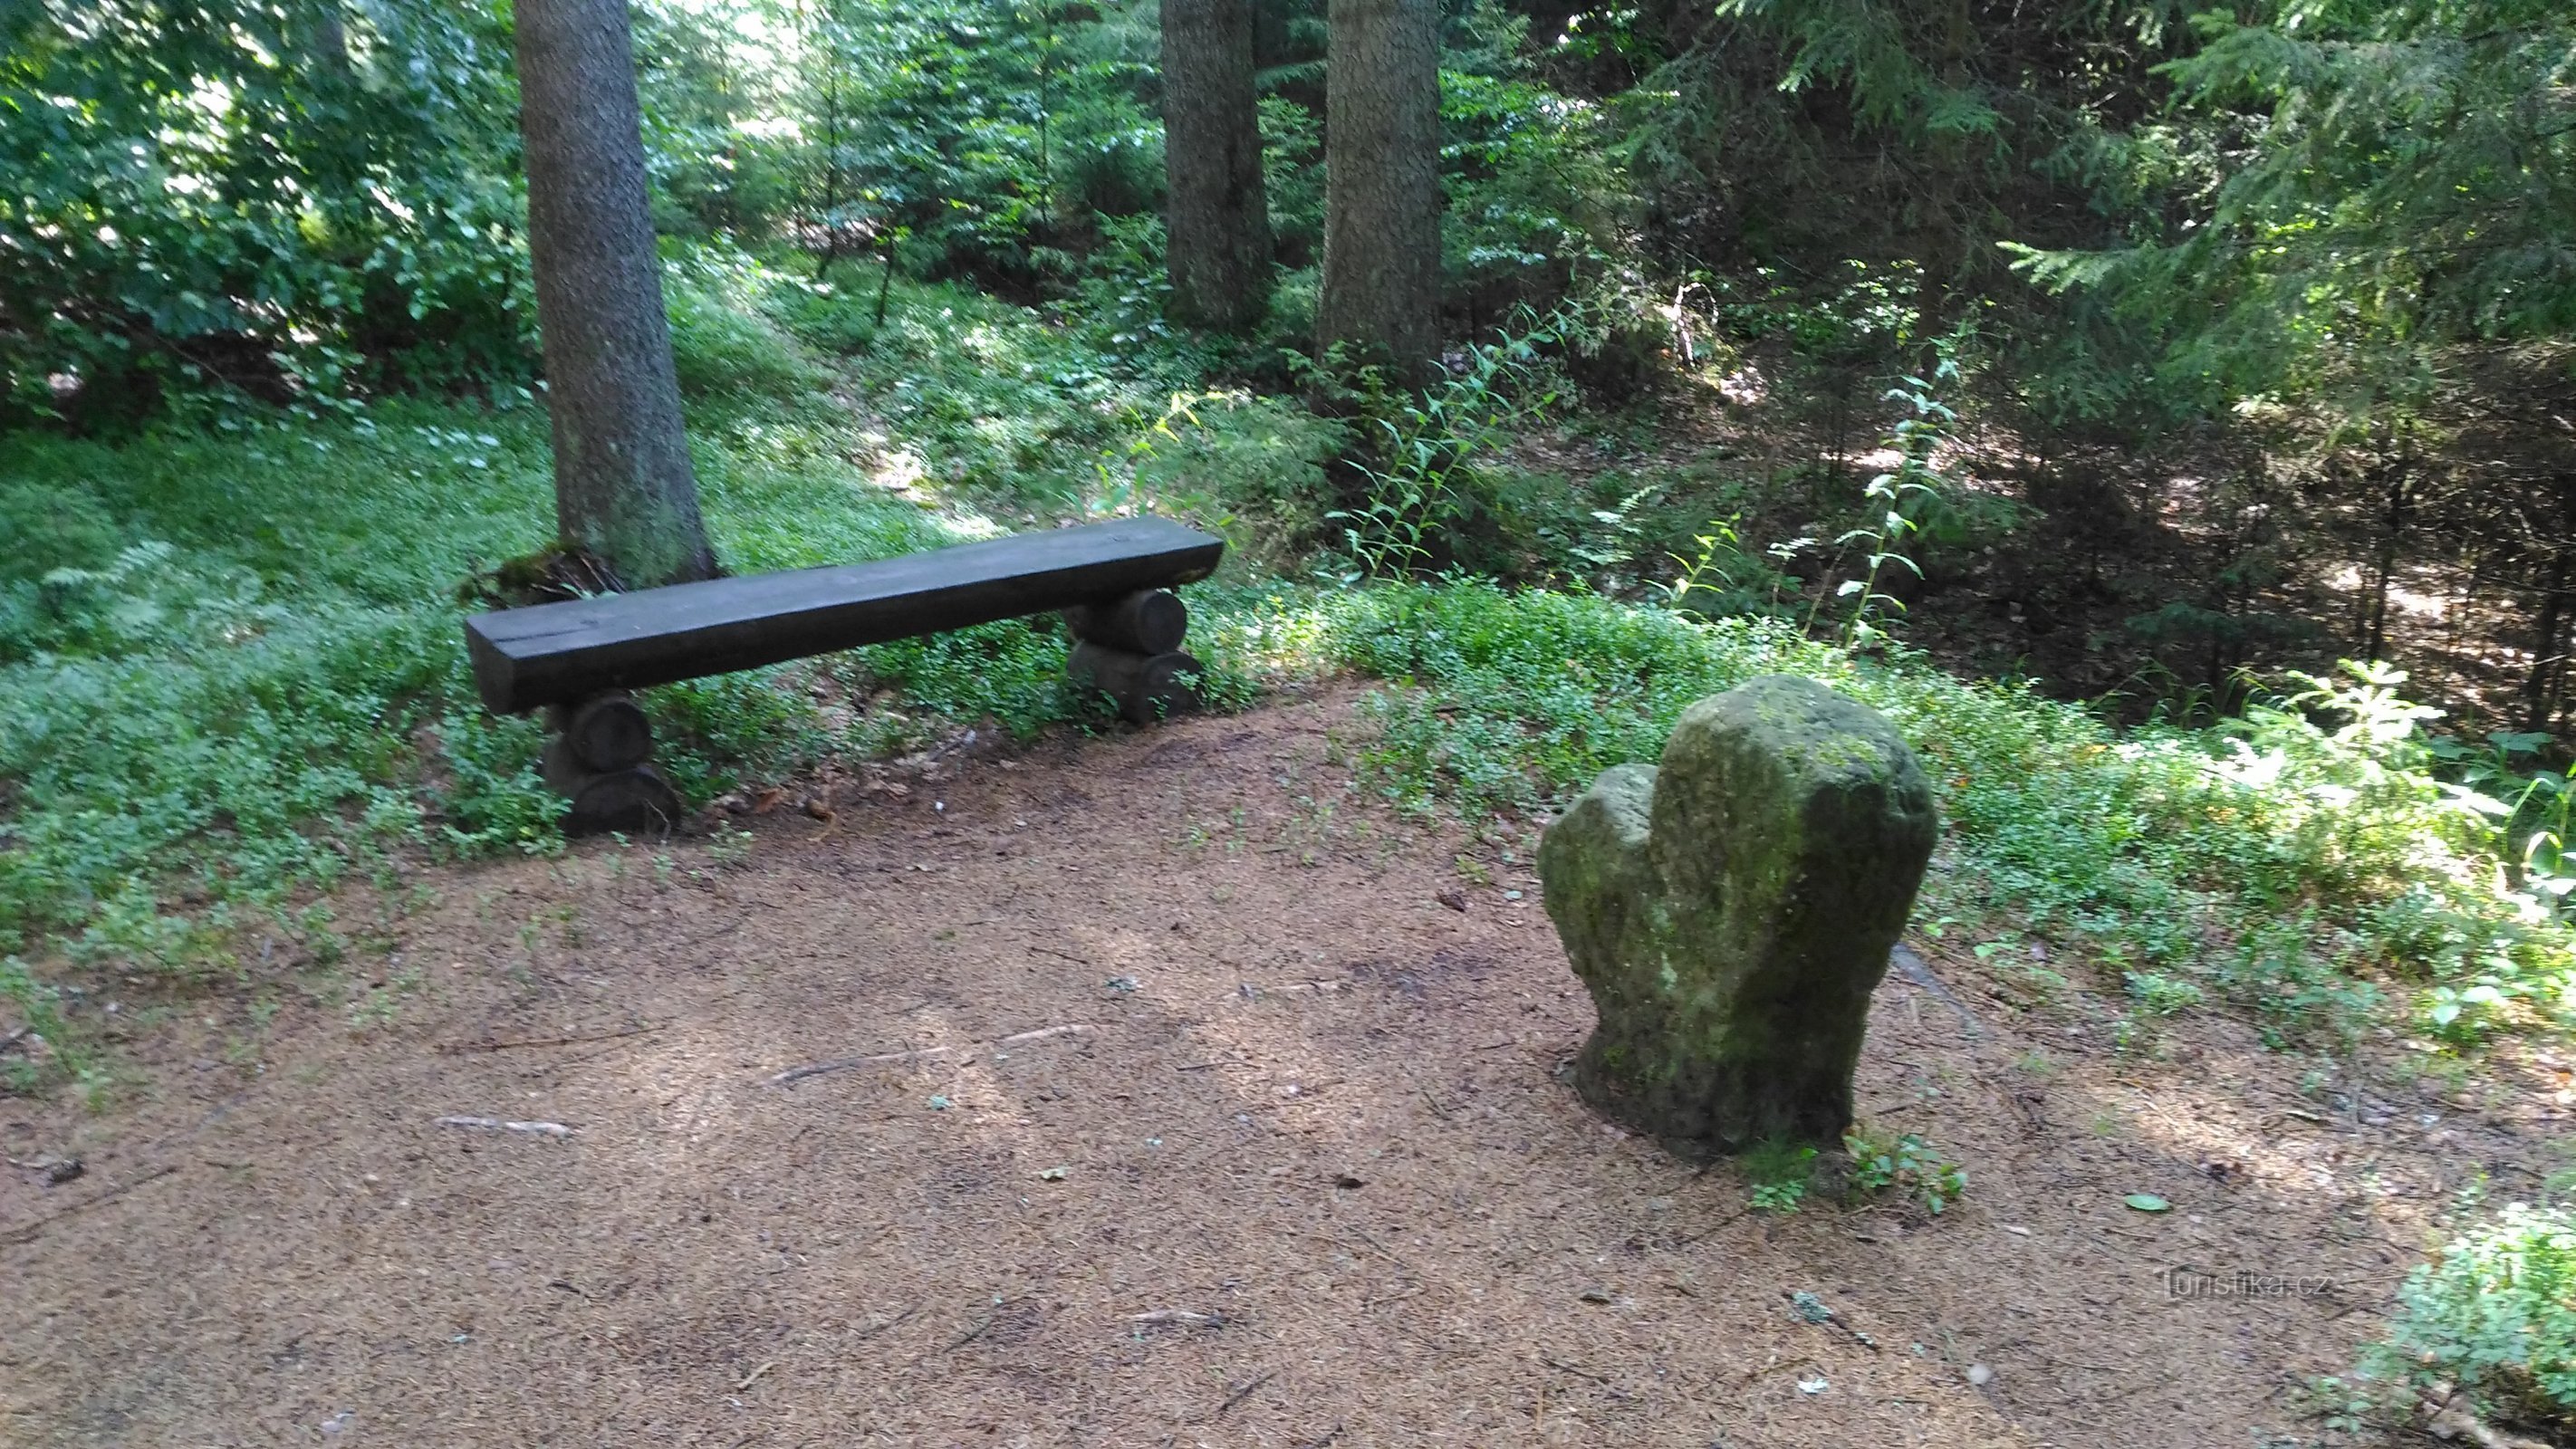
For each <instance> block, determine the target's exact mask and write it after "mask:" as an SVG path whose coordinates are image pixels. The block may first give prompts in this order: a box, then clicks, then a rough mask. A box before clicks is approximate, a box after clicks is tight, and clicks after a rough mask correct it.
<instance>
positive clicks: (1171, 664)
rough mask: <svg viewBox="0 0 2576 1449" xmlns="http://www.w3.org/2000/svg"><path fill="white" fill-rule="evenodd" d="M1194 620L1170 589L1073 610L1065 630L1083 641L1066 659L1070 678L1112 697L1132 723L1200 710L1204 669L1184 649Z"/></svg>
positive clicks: (1082, 685) (1148, 591) (1066, 612)
mask: <svg viewBox="0 0 2576 1449" xmlns="http://www.w3.org/2000/svg"><path fill="white" fill-rule="evenodd" d="M1189 618H1190V616H1189V611H1188V610H1187V609H1186V608H1184V607H1182V604H1181V600H1180V597H1179V596H1178V595H1176V594H1174V593H1172V592H1171V591H1170V590H1168V589H1147V590H1144V591H1143V592H1141V593H1134V594H1129V595H1127V596H1125V597H1124V598H1118V599H1110V600H1106V601H1104V602H1101V603H1097V604H1080V605H1076V606H1075V607H1073V608H1070V609H1067V610H1065V611H1064V623H1065V627H1066V628H1067V629H1068V630H1070V631H1071V632H1072V634H1073V637H1074V638H1075V639H1076V640H1078V641H1079V642H1077V643H1076V644H1075V645H1074V646H1073V652H1072V653H1071V654H1069V655H1068V656H1066V658H1065V661H1064V672H1065V677H1066V678H1067V679H1070V680H1072V681H1073V683H1074V684H1075V685H1076V686H1077V687H1079V688H1084V689H1096V690H1099V691H1100V692H1101V693H1103V694H1106V695H1108V696H1109V697H1110V699H1112V700H1113V701H1115V702H1116V703H1117V706H1118V713H1119V715H1120V716H1121V717H1123V718H1125V719H1126V720H1127V722H1128V723H1130V724H1140V725H1141V724H1151V723H1153V722H1154V721H1156V720H1158V719H1168V718H1170V717H1171V716H1173V715H1176V714H1186V713H1188V712H1190V711H1191V710H1194V709H1197V708H1198V707H1199V703H1200V701H1199V694H1198V688H1197V681H1198V675H1199V670H1200V668H1201V666H1200V664H1199V662H1198V661H1197V660H1196V659H1193V658H1191V657H1190V656H1189V655H1187V654H1184V653H1182V652H1181V648H1180V645H1181V638H1182V636H1183V635H1184V634H1185V633H1187V632H1188V629H1189Z"/></svg>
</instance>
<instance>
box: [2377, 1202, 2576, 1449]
mask: <svg viewBox="0 0 2576 1449" xmlns="http://www.w3.org/2000/svg"><path fill="white" fill-rule="evenodd" d="M2364 1370H2365V1372H2366V1373H2368V1374H2370V1375H2372V1376H2374V1377H2377V1378H2380V1379H2383V1380H2388V1381H2393V1382H2397V1383H2403V1384H2407V1385H2410V1386H2414V1387H2418V1388H2429V1387H2431V1386H2432V1385H2435V1384H2443V1385H2451V1386H2456V1387H2457V1388H2459V1389H2461V1390H2464V1391H2466V1392H2467V1393H2468V1395H2469V1396H2470V1398H2471V1399H2472V1401H2473V1402H2475V1403H2476V1404H2477V1406H2478V1409H2479V1411H2480V1412H2481V1414H2482V1415H2485V1416H2487V1417H2490V1418H2501V1419H2505V1420H2508V1421H2515V1422H2524V1423H2530V1424H2534V1425H2539V1426H2550V1427H2560V1428H2564V1427H2566V1426H2569V1425H2571V1424H2576V1217H2571V1215H2570V1214H2569V1213H2568V1212H2567V1211H2566V1210H2565V1209H2563V1208H2548V1207H2530V1206H2526V1205H2524V1204H2521V1203H2514V1204H2511V1205H2509V1206H2507V1207H2506V1208H2505V1209H2504V1211H2503V1212H2501V1213H2499V1214H2497V1215H2496V1216H2495V1217H2494V1218H2493V1219H2491V1220H2489V1221H2487V1222H2484V1223H2481V1224H2479V1225H2477V1226H2475V1227H2473V1228H2471V1229H2470V1230H2469V1231H2468V1232H2466V1233H2464V1234H2462V1235H2461V1236H2460V1237H2458V1238H2455V1239H2453V1240H2452V1241H2451V1243H2450V1244H2449V1245H2448V1246H2447V1247H2445V1248H2444V1249H2443V1250H2442V1254H2441V1256H2440V1257H2439V1258H2438V1259H2436V1260H2435V1261H2433V1262H2431V1263H2428V1264H2425V1265H2423V1266H2420V1267H2418V1268H2416V1269H2415V1270H2414V1271H2413V1272H2412V1273H2409V1274H2408V1275H2407V1277H2406V1282H2405V1285H2404V1286H2403V1287H2400V1288H2399V1289H2398V1290H2397V1311H2396V1313H2395V1314H2394V1315H2393V1316H2392V1319H2391V1322H2390V1327H2389V1334H2388V1337H2387V1339H2386V1340H2385V1341H2384V1342H2382V1343H2381V1344H2379V1345H2377V1346H2376V1347H2375V1348H2374V1349H2373V1350H2372V1352H2371V1353H2370V1354H2369V1355H2368V1356H2367V1357H2366V1359H2365V1360H2364Z"/></svg>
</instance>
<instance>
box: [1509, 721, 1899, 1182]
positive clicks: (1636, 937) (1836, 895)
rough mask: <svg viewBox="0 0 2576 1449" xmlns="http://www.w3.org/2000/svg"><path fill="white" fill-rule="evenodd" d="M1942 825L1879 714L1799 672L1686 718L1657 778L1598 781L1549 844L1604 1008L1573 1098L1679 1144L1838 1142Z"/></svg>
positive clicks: (1577, 950) (1639, 775)
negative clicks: (1878, 990) (1879, 995)
mask: <svg viewBox="0 0 2576 1449" xmlns="http://www.w3.org/2000/svg"><path fill="white" fill-rule="evenodd" d="M1938 828H1939V827H1938V824H1937V822H1936V820H1935V818H1934V814H1933V808H1932V790H1931V786H1930V784H1929V782H1928V781H1926V780H1925V778H1924V776H1923V771H1922V767H1921V766H1920V765H1918V764H1917V763H1916V761H1915V758H1914V752H1913V751H1912V750H1910V749H1908V748H1906V745H1905V742H1904V741H1903V740H1902V739H1900V738H1898V737H1897V734H1896V731H1895V729H1894V728H1893V727H1892V726H1890V725H1889V724H1888V722H1887V721H1886V719H1884V718H1883V717H1881V716H1880V715H1879V714H1877V713H1876V712H1875V711H1873V710H1870V709H1868V708H1865V707H1863V706H1861V705H1858V704H1855V703H1853V702H1851V701H1850V700H1847V699H1844V698H1843V697H1842V696H1840V695H1838V694H1835V693H1834V692H1833V691H1831V690H1829V689H1827V688H1825V687H1824V686H1823V685H1820V684H1817V683H1816V682H1814V681H1813V680H1808V679H1799V678H1794V677H1791V676H1787V675H1773V676H1770V677H1767V678H1763V679H1757V680H1754V681H1753V682H1751V683H1749V684H1747V685H1745V686H1743V687H1742V688H1740V689H1734V690H1730V691H1728V692H1727V693H1725V694H1721V695H1718V696H1716V697H1715V698H1712V699H1704V700H1701V701H1700V702H1699V703H1697V704H1694V705H1692V706H1691V707H1690V708H1689V709H1688V710H1686V711H1684V712H1683V714H1682V717H1681V721H1680V723H1679V724H1677V725H1675V726H1674V728H1673V734H1672V738H1671V739H1670V740H1668V741H1666V742H1665V745H1664V754H1663V761H1662V763H1661V765H1660V766H1648V765H1622V766H1620V767H1618V768H1616V769H1613V770H1610V771H1607V772H1605V773H1604V774H1603V775H1602V776H1601V778H1600V779H1599V780H1597V781H1595V782H1593V786H1592V788H1591V789H1590V790H1588V791H1586V792H1585V793H1584V796H1583V798H1582V799H1581V800H1579V801H1577V802H1576V804H1575V806H1574V808H1573V809H1572V810H1570V811H1568V812H1567V813H1566V815H1565V817H1564V818H1563V819H1561V820H1559V821H1557V822H1556V824H1555V825H1553V826H1551V827H1549V829H1548V831H1547V834H1546V836H1545V838H1544V839H1543V840H1542V841H1541V842H1540V845H1539V876H1540V878H1541V879H1542V880H1543V881H1544V882H1545V885H1546V899H1547V913H1548V915H1549V916H1550V917H1552V918H1553V919H1554V920H1555V922H1556V930H1557V935H1558V936H1559V937H1560V938H1561V939H1562V940H1563V941H1564V942H1565V950H1566V954H1567V956H1569V957H1571V958H1572V960H1573V963H1574V970H1575V974H1576V975H1578V976H1580V977H1582V978H1583V984H1584V985H1585V986H1586V987H1588V988H1589V989H1590V990H1591V992H1592V1000H1593V1004H1594V1006H1595V1007H1596V1008H1597V1009H1598V1011H1599V1013H1600V1026H1599V1028H1598V1029H1597V1030H1595V1031H1594V1032H1593V1034H1592V1039H1591V1040H1590V1041H1589V1042H1587V1043H1585V1044H1584V1048H1583V1053H1582V1055H1581V1056H1580V1057H1578V1058H1577V1059H1576V1061H1575V1065H1574V1081H1575V1086H1576V1088H1577V1090H1579V1091H1580V1092H1582V1094H1583V1096H1584V1099H1585V1100H1587V1101H1589V1102H1591V1103H1592V1104H1593V1105H1594V1106H1595V1107H1597V1108H1599V1109H1600V1110H1601V1111H1603V1112H1605V1113H1607V1114H1609V1115H1610V1116H1612V1117H1614V1118H1616V1119H1618V1120H1619V1121H1621V1122H1624V1123H1626V1124H1628V1125H1629V1126H1631V1127H1634V1128H1636V1129H1638V1130H1640V1131H1643V1132H1648V1133H1652V1134H1653V1135H1655V1136H1657V1137H1659V1138H1662V1139H1664V1140H1665V1141H1666V1142H1668V1143H1670V1144H1672V1145H1673V1146H1675V1147H1676V1148H1679V1149H1682V1150H1684V1151H1691V1152H1701V1153H1704V1152H1731V1151H1735V1150H1738V1149H1740V1148H1742V1147H1745V1146H1747V1145H1749V1144H1751V1143H1754V1142H1758V1141H1762V1140H1765V1139H1769V1138H1794V1139H1800V1140H1806V1141H1831V1140H1833V1139H1835V1138H1837V1137H1838V1136H1839V1135H1840V1134H1841V1133H1842V1131H1843V1129H1844V1128H1846V1127H1848V1126H1849V1125H1850V1124H1851V1115H1852V1102H1851V1094H1852V1069H1853V1066H1854V1065H1855V1064H1856V1063H1857V1062H1858V1060H1859V1057H1860V1044H1861V1034H1862V1030H1863V1027H1864V1024H1865V1018H1866V1016H1867V1014H1868V1010H1869V994H1870V992H1871V990H1872V989H1874V988H1875V987H1876V986H1877V985H1878V980H1879V977H1880V976H1881V975H1883V974H1884V973H1885V972H1886V970H1887V956H1888V951H1889V950H1890V949H1891V948H1892V947H1893V946H1894V945H1895V944H1896V939H1897V936H1898V935H1899V934H1900V933H1901V932H1902V931H1903V930H1904V928H1905V919H1906V915H1907V913H1908V912H1909V911H1911V910H1912V908H1913V904H1914V892H1915V889H1916V887H1918V886H1920V885H1921V884H1922V881H1923V868H1924V865H1925V863H1926V862H1927V861H1928V860H1929V859H1930V857H1931V853H1932V842H1933V838H1934V836H1935V835H1936V834H1937V833H1938Z"/></svg>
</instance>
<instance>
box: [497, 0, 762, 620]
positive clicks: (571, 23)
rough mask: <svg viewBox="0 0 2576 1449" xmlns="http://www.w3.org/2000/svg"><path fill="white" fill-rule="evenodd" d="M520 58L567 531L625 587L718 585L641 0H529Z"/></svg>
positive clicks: (523, 4)
mask: <svg viewBox="0 0 2576 1449" xmlns="http://www.w3.org/2000/svg"><path fill="white" fill-rule="evenodd" d="M517 49H518V63H519V128H520V132H521V134H522V135H523V137H524V138H525V140H526V150H527V165H528V252H529V260H530V263H531V265H532V267H533V270H534V271H535V273H536V282H537V325H538V330H539V332H540V333H541V334H542V336H543V338H544V343H545V364H546V401H547V408H548V411H549V412H551V413H552V415H553V419H554V444H555V521H556V527H557V529H558V530H559V531H560V533H561V535H562V538H563V541H564V543H565V544H566V545H567V546H568V547H571V548H575V549H578V550H580V551H582V552H584V553H587V554H590V555H591V556H593V557H595V558H597V559H599V560H600V561H602V562H603V563H605V564H606V565H607V566H608V568H609V571H610V572H611V574H613V575H614V577H615V578H616V580H617V582H618V583H619V584H620V586H622V587H626V588H649V587H652V586H655V585H659V584H670V583H679V582H683V581H685V580H689V579H704V578H712V577H713V576H714V575H715V572H716V562H715V553H714V550H713V549H711V548H710V547H709V546H708V544H707V533H706V525H705V523H704V522H703V521H702V520H701V519H700V517H699V514H698V489H697V481H696V478H695V477H694V476H693V475H692V473H691V471H690V468H689V448H688V439H687V437H686V435H685V434H684V433H683V431H682V428H681V423H680V386H679V379H678V377H677V375H676V373H675V372H674V370H673V367H672V362H671V322H670V317H669V314H667V313H666V312H664V310H663V307H662V267H661V262H660V260H659V258H658V257H657V256H656V255H655V253H654V249H653V223H652V217H651V214H650V212H649V211H648V210H647V207H646V202H645V193H644V140H643V132H642V125H641V115H640V111H639V108H638V106H637V103H636V97H635V52H634V39H633V33H632V29H631V27H630V24H629V21H628V18H627V11H626V0H518V14H517Z"/></svg>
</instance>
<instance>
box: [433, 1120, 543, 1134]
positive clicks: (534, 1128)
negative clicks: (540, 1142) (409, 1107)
mask: <svg viewBox="0 0 2576 1449" xmlns="http://www.w3.org/2000/svg"><path fill="white" fill-rule="evenodd" d="M430 1125H432V1126H435V1127H480V1128H482V1129H483V1130H484V1131H486V1132H534V1133H537V1134H539V1135H542V1136H546V1137H570V1136H571V1135H572V1129H571V1128H569V1127H566V1126H565V1125H564V1124H562V1123H561V1122H505V1121H503V1120H501V1119H500V1118H498V1117H441V1118H439V1119H438V1120H437V1121H435V1122H433V1123H432V1124H430Z"/></svg>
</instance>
